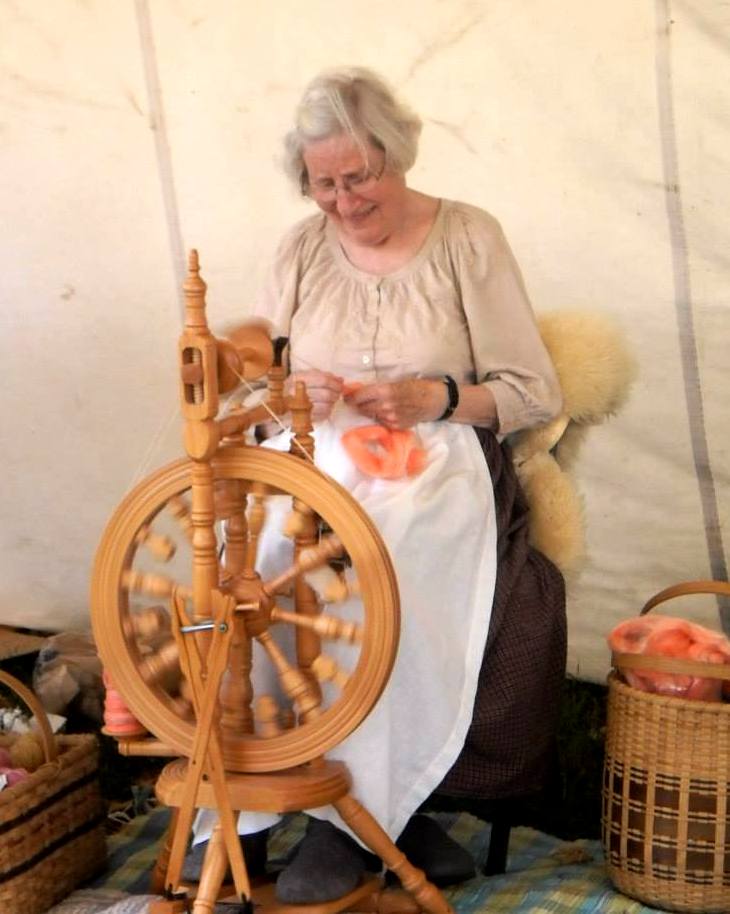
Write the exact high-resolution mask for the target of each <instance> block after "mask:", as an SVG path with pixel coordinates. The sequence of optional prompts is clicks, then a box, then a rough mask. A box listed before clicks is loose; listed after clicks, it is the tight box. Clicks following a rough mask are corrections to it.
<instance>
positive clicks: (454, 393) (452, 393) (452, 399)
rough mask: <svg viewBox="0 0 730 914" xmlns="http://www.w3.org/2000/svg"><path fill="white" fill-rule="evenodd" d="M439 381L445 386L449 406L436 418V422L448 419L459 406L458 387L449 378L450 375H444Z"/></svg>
mask: <svg viewBox="0 0 730 914" xmlns="http://www.w3.org/2000/svg"><path fill="white" fill-rule="evenodd" d="M441 380H442V381H443V382H444V384H445V385H446V390H447V391H448V394H449V404H448V406H447V407H446V409H445V410H444V411H443V413H442V414H441V415H440V416H439V417H438V421H439V422H442V421H443V420H444V419H448V418H449V417H450V416H451V415H452V414H453V412H454V410H455V409H456V407H457V406H458V405H459V385H458V384H457V383H456V381H455V380H454V379H453V378H452V377H451V375H450V374H446V375H444V376H443V378H441Z"/></svg>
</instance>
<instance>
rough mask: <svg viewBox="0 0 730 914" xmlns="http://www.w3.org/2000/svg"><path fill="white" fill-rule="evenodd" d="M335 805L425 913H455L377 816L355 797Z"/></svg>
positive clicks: (346, 797) (348, 796)
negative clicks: (372, 814)
mask: <svg viewBox="0 0 730 914" xmlns="http://www.w3.org/2000/svg"><path fill="white" fill-rule="evenodd" d="M332 805H333V806H334V807H335V809H336V810H337V812H338V813H339V814H340V815H341V816H342V818H343V820H344V821H345V822H347V824H348V825H349V826H350V828H351V829H352V830H353V831H354V832H355V834H356V835H357V836H358V838H360V840H361V841H363V843H364V844H366V845H367V846H368V847H369V848H370V850H371V851H372V852H373V853H374V854H377V855H378V857H380V859H381V860H382V861H383V863H384V864H385V866H386V867H387V868H388V869H389V870H392V871H393V872H394V873H395V874H396V876H397V877H398V878H399V879H400V881H401V884H402V885H403V888H404V889H405V890H406V891H407V892H409V893H410V894H411V895H412V896H413V897H414V898H415V899H416V901H417V902H418V903H419V904H420V906H421V907H422V908H423V910H424V911H428V912H429V914H453V911H452V909H451V906H450V905H449V903H448V902H447V901H446V899H445V898H444V896H443V895H442V894H441V892H440V891H439V890H438V889H437V888H436V886H435V885H432V884H431V883H430V882H429V881H428V880H427V879H426V877H425V875H424V874H423V871H422V870H419V869H417V868H416V867H415V866H413V865H412V864H411V863H409V862H408V859H407V858H406V856H405V854H403V853H402V852H401V851H399V850H398V848H397V847H396V846H395V844H394V843H393V842H392V841H391V840H390V838H389V837H388V834H387V833H386V832H385V831H384V830H383V829H382V828H381V827H380V825H379V824H378V822H377V821H376V820H375V819H374V818H373V816H371V815H370V813H369V812H368V811H367V809H365V807H364V806H362V805H361V804H360V803H358V802H357V800H356V799H355V798H354V797H353V796H352V795H351V794H348V795H347V796H344V797H342V798H341V799H339V800H335V802H334V803H333V804H332Z"/></svg>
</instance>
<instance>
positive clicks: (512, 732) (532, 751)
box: [436, 429, 567, 799]
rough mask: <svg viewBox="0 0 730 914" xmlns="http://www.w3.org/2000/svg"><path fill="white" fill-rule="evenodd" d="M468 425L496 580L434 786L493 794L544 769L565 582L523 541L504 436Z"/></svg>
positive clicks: (530, 789)
mask: <svg viewBox="0 0 730 914" xmlns="http://www.w3.org/2000/svg"><path fill="white" fill-rule="evenodd" d="M475 432H476V434H477V437H478V439H479V443H480V444H481V446H482V449H483V451H484V456H485V459H486V461H487V464H488V466H489V472H490V476H491V480H492V485H493V487H494V500H495V508H496V512H497V536H498V539H497V580H496V585H495V592H494V603H493V605H492V617H491V620H490V624H489V634H488V637H487V644H486V648H485V651H484V658H483V660H482V666H481V670H480V673H479V682H478V686H477V694H476V699H475V703H474V714H473V718H472V722H471V726H470V728H469V731H468V733H467V736H466V742H465V744H464V748H463V749H462V751H461V754H460V755H459V757H458V759H457V760H456V762H455V763H454V765H453V767H452V768H451V770H450V771H449V772H448V774H447V775H446V777H445V778H444V780H443V781H442V783H441V785H440V786H439V787H438V788H437V791H436V792H437V793H440V794H447V795H451V796H467V795H468V796H471V797H474V798H480V799H499V798H503V797H519V796H524V795H527V794H531V793H535V792H537V791H539V790H540V789H541V788H542V787H543V786H544V782H545V779H546V777H547V774H548V770H549V762H550V759H551V755H552V752H553V747H554V739H555V731H556V727H557V723H558V711H559V703H560V696H561V692H562V687H563V681H564V678H565V664H566V650H567V623H566V616H565V585H564V581H563V576H562V575H561V573H560V572H559V571H558V569H557V568H556V567H555V565H553V564H552V562H550V560H549V559H547V558H545V556H544V555H542V554H541V553H539V552H537V550H535V549H533V548H532V547H531V546H530V545H529V544H528V541H527V536H528V526H527V524H528V508H527V503H526V501H525V497H524V495H523V493H522V490H521V489H520V486H519V483H518V481H517V477H516V475H515V471H514V467H513V465H512V458H511V454H510V450H509V446H508V445H507V444H506V443H503V444H502V445H500V444H499V443H498V442H497V439H496V438H495V437H494V435H493V434H492V433H491V432H489V431H486V430H485V429H475Z"/></svg>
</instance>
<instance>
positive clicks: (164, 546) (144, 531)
mask: <svg viewBox="0 0 730 914" xmlns="http://www.w3.org/2000/svg"><path fill="white" fill-rule="evenodd" d="M134 541H135V545H138V546H140V545H143V546H144V547H145V548H146V549H148V550H149V552H150V553H151V554H152V555H153V556H154V557H155V558H156V559H157V560H158V561H160V562H169V561H170V559H171V558H172V557H173V556H174V555H175V551H176V548H177V547H176V545H175V543H174V542H173V540H172V539H171V538H170V537H169V536H161V535H160V534H157V533H153V531H152V528H151V526H150V525H149V524H144V525H143V526H141V527H140V528H139V532H138V533H137V536H136V537H135V538H134Z"/></svg>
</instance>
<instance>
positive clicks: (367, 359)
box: [362, 355, 371, 365]
mask: <svg viewBox="0 0 730 914" xmlns="http://www.w3.org/2000/svg"><path fill="white" fill-rule="evenodd" d="M370 362H371V359H370V356H369V355H364V356H363V357H362V363H363V365H369V364H370Z"/></svg>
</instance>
